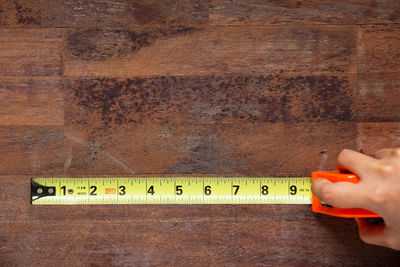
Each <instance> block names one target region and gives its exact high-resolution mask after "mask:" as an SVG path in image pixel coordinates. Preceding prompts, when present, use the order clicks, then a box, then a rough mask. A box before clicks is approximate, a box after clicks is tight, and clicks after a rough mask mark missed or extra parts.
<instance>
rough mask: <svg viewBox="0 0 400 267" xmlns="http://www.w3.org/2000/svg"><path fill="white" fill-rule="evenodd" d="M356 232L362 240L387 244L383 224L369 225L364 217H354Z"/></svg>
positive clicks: (381, 244) (379, 244) (382, 244)
mask: <svg viewBox="0 0 400 267" xmlns="http://www.w3.org/2000/svg"><path fill="white" fill-rule="evenodd" d="M356 222H357V224H358V233H359V235H360V238H361V240H362V241H364V242H365V243H368V244H373V245H378V246H386V247H388V246H389V242H388V241H387V240H388V239H387V237H386V235H385V225H370V224H368V222H367V221H366V220H365V219H362V218H356Z"/></svg>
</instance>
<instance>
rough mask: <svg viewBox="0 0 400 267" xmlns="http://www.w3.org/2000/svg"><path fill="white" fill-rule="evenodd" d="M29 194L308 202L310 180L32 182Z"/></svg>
mask: <svg viewBox="0 0 400 267" xmlns="http://www.w3.org/2000/svg"><path fill="white" fill-rule="evenodd" d="M31 193H32V204H33V205H77V204H78V205H79V204H81V205H87V204H311V178H310V177H298V178H293V177H265V178H253V177H240V178H237V177H236V178H234V177H157V178H154V177H152V178H110V177H107V178H34V179H32V183H31Z"/></svg>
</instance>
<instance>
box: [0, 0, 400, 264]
mask: <svg viewBox="0 0 400 267" xmlns="http://www.w3.org/2000/svg"><path fill="white" fill-rule="evenodd" d="M399 22H400V4H399V3H398V1H396V0H388V1H383V0H378V1H361V0H360V1H351V2H347V1H304V2H301V1H282V2H279V1H256V0H243V1H223V0H195V1H189V0H188V1H177V0H170V1H150V0H141V1H139V0H116V1H100V0H98V1H61V0H40V1H28V0H27V1H23V0H18V1H11V0H5V1H1V3H0V26H1V27H0V151H1V153H0V204H1V206H0V223H1V227H0V265H2V266H11V265H17V266H51V265H69V266H80V265H82V266H87V265H91V266H92V265H93V266H107V265H112V266H121V265H132V266H356V265H362V266H378V265H382V266H396V265H398V264H399V261H400V253H399V252H396V251H392V250H389V249H386V248H381V247H376V246H371V245H367V244H364V243H363V242H362V241H360V239H359V237H358V234H357V227H356V225H355V223H354V221H353V220H351V219H340V218H333V217H329V216H323V215H318V214H313V213H312V212H311V211H310V207H309V206H307V205H296V206H295V205H264V206H257V205H253V206H252V205H243V206H239V205H232V206H229V205H220V206H205V205H204V206H174V205H167V206H74V207H64V206H60V207H43V206H39V207H36V206H35V207H33V206H31V205H30V204H29V194H30V192H29V190H30V188H29V181H30V177H37V176H74V177H75V176H96V175H110V176H117V175H118V176H119V175H125V176H126V175H130V176H135V175H143V174H146V175H150V176H160V175H170V176H171V175H172V176H173V175H183V174H190V175H217V176H309V175H310V172H311V171H313V170H316V169H317V168H318V165H319V160H320V157H321V155H320V152H321V151H322V150H324V149H326V150H328V155H329V156H328V161H327V163H326V165H325V169H327V170H333V169H335V167H336V166H335V165H336V157H337V155H338V153H339V152H340V151H341V150H342V149H344V148H350V149H354V150H362V151H363V152H364V153H367V154H373V153H374V151H376V150H377V149H379V148H382V147H395V146H400V105H399V104H400V78H399V77H400V76H399V74H400V52H399V51H400V27H399V25H398V24H399Z"/></svg>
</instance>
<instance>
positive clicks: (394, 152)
mask: <svg viewBox="0 0 400 267" xmlns="http://www.w3.org/2000/svg"><path fill="white" fill-rule="evenodd" d="M392 155H393V156H395V157H400V148H395V149H393V150H392Z"/></svg>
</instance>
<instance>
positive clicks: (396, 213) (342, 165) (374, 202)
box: [311, 148, 400, 250]
mask: <svg viewBox="0 0 400 267" xmlns="http://www.w3.org/2000/svg"><path fill="white" fill-rule="evenodd" d="M337 161H338V169H339V170H340V171H347V172H348V171H349V172H351V173H354V174H356V175H357V176H358V177H359V178H360V182H359V183H358V184H352V183H347V182H338V183H332V182H330V181H328V180H326V179H322V178H319V179H316V180H315V181H314V182H313V183H312V187H311V190H312V192H313V193H314V195H316V196H317V197H318V198H319V199H320V200H321V201H323V202H325V203H327V204H329V205H332V206H335V207H339V208H363V209H367V210H370V211H373V212H375V213H377V214H379V215H380V216H381V217H382V218H383V220H384V224H382V225H370V224H368V223H367V221H366V220H365V219H359V218H357V219H356V221H357V224H358V230H359V235H360V238H361V239H362V240H363V241H364V242H366V243H369V244H374V245H380V246H385V247H389V248H392V249H398V250H400V148H397V149H391V148H384V149H381V150H379V151H377V152H376V153H375V158H373V157H369V156H367V155H365V154H361V153H358V152H355V151H352V150H348V149H345V150H343V151H342V152H341V153H340V154H339V157H338V160H337Z"/></svg>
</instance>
